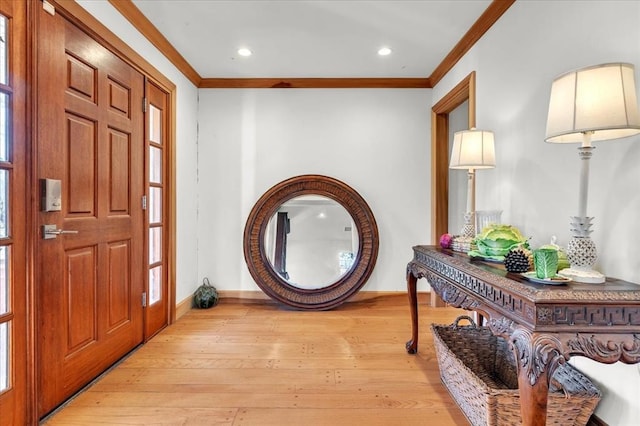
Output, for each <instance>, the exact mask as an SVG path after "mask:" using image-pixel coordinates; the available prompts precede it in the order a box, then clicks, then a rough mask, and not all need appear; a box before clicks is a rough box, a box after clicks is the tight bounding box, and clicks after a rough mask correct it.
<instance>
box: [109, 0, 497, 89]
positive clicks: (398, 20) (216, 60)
mask: <svg viewBox="0 0 640 426" xmlns="http://www.w3.org/2000/svg"><path fill="white" fill-rule="evenodd" d="M132 2H133V4H134V5H135V6H136V7H137V8H138V9H139V10H140V12H142V14H144V16H145V17H146V18H147V19H148V20H149V21H150V22H151V24H152V25H153V26H154V27H155V28H156V29H157V30H158V31H159V32H160V33H161V34H162V35H163V36H164V37H165V38H166V39H167V40H168V42H169V43H170V44H171V45H172V46H173V47H174V48H175V49H176V50H177V52H179V54H180V55H181V56H182V57H183V58H184V60H186V62H187V63H188V64H189V65H190V66H191V67H192V68H193V69H195V71H196V72H197V74H199V76H200V77H202V78H205V79H206V78H227V79H247V78H281V77H289V78H426V77H429V76H431V75H432V73H433V72H434V70H436V68H437V67H438V65H439V64H441V63H442V62H443V60H444V59H445V57H447V55H448V54H449V53H450V52H452V50H453V49H454V47H455V46H456V44H458V42H459V41H460V40H461V39H462V38H463V37H464V36H465V34H466V33H467V32H468V31H469V30H470V28H471V27H472V26H473V25H474V23H475V22H476V21H477V20H478V18H480V16H481V15H482V14H483V12H485V10H486V9H487V8H488V7H489V5H490V4H491V3H492V2H491V0H448V1H445V0H413V1H404V0H396V1H385V0H378V1H365V0H356V1H351V0H317V1H307V0H299V1H296V0H235V1H233V0H231V1H218V0H132ZM113 3H115V2H113V1H112V4H113ZM496 19H497V18H496ZM382 46H387V47H389V48H391V49H392V53H391V54H390V55H388V56H379V55H378V54H377V51H378V49H379V48H380V47H382ZM241 47H246V48H249V49H251V50H252V52H253V55H251V56H250V57H241V56H240V55H238V54H237V49H238V48H241Z"/></svg>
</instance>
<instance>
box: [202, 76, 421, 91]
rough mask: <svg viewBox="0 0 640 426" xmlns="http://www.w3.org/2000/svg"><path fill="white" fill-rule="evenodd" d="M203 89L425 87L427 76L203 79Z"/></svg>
mask: <svg viewBox="0 0 640 426" xmlns="http://www.w3.org/2000/svg"><path fill="white" fill-rule="evenodd" d="M198 87H200V88H203V89H366V88H371V89H429V88H431V83H430V82H429V79H428V78H203V79H202V81H201V82H200V86H198Z"/></svg>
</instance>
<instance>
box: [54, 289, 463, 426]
mask: <svg viewBox="0 0 640 426" xmlns="http://www.w3.org/2000/svg"><path fill="white" fill-rule="evenodd" d="M424 296H425V295H421V299H420V307H419V312H420V327H421V331H420V345H419V349H418V354H417V355H409V354H407V353H406V351H405V342H406V341H407V340H408V339H409V337H410V335H411V320H410V315H409V307H408V300H407V297H406V296H405V295H391V296H380V297H378V298H375V299H370V300H364V301H357V302H348V303H345V304H344V305H342V306H340V307H338V308H336V309H334V310H331V311H326V312H300V311H293V310H289V309H286V308H283V307H281V306H279V305H277V304H275V303H273V302H269V301H262V302H255V301H253V302H243V301H241V300H237V299H222V300H221V302H220V304H219V305H218V306H216V307H214V308H212V309H208V310H191V311H189V312H188V313H187V314H185V315H184V316H183V317H182V318H180V319H179V320H178V321H177V322H176V323H174V324H173V325H171V326H170V327H168V328H167V329H165V330H164V331H162V332H161V333H160V334H158V335H157V336H155V337H154V338H153V339H152V340H151V341H149V342H148V343H147V344H145V345H144V346H142V347H140V348H139V349H138V350H137V351H135V352H134V353H133V354H132V355H131V356H129V357H128V358H127V359H125V360H124V361H123V362H122V363H120V364H119V365H118V366H117V367H115V368H114V369H112V370H111V371H110V372H109V373H107V374H106V375H104V376H103V377H102V378H100V379H99V380H97V381H96V382H95V383H94V384H93V385H92V386H90V387H89V388H88V389H86V390H85V391H84V392H82V393H80V394H79V395H78V396H76V397H75V398H74V399H73V400H71V401H70V402H69V403H68V404H67V405H66V406H65V407H64V408H62V409H61V410H59V411H58V412H57V413H55V414H54V415H52V416H50V417H49V418H48V419H46V421H45V422H44V424H46V425H47V426H59V425H229V426H244V425H259V426H269V425H274V426H276V425H277V426H283V425H304V426H316V425H319V426H323V425H327V426H341V425H365V426H375V425H385V426H386V425H394V426H395V425H400V426H411V425H437V426H447V425H467V424H468V423H467V421H466V419H465V417H464V415H463V414H462V412H461V411H460V410H459V409H458V407H457V406H456V404H455V402H454V401H453V399H452V398H451V397H450V396H449V394H448V392H447V390H446V389H445V387H444V386H443V385H442V384H441V382H440V376H439V372H438V364H437V360H436V357H435V353H434V350H433V346H432V337H431V330H430V324H431V323H438V324H450V323H451V322H452V321H453V320H454V319H455V318H456V317H457V316H459V315H461V314H463V313H464V311H461V310H458V309H453V308H430V307H428V306H427V299H426V297H424Z"/></svg>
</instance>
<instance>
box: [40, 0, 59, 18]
mask: <svg viewBox="0 0 640 426" xmlns="http://www.w3.org/2000/svg"><path fill="white" fill-rule="evenodd" d="M42 8H43V9H44V11H45V12H47V13H48V14H49V15H51V16H55V14H56V8H55V6H54V5H52V4H51V3H49V2H48V1H47V0H42Z"/></svg>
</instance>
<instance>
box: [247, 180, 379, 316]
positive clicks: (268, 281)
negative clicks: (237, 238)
mask: <svg viewBox="0 0 640 426" xmlns="http://www.w3.org/2000/svg"><path fill="white" fill-rule="evenodd" d="M377 255H378V228H377V225H376V222H375V218H374V217H373V213H372V212H371V209H370V208H369V206H368V205H367V203H366V202H365V201H364V199H363V198H362V197H361V196H360V195H359V194H358V193H357V192H356V191H355V190H354V189H352V188H351V187H349V186H348V185H346V184H345V183H343V182H340V181H339V180H336V179H333V178H330V177H327V176H320V175H303V176H297V177H294V178H291V179H288V180H285V181H283V182H280V183H279V184H277V185H275V186H274V187H272V188H271V189H269V190H268V191H267V192H266V193H265V194H264V195H263V196H262V197H260V199H259V200H258V202H257V203H256V205H255V206H254V207H253V209H252V210H251V213H250V214H249V218H248V219H247V224H246V226H245V231H244V256H245V261H246V262H247V266H248V268H249V272H250V273H251V276H252V277H253V278H254V280H255V281H256V283H257V284H258V286H259V287H260V288H261V289H262V291H264V292H265V293H266V294H267V295H268V296H269V297H271V298H272V299H274V300H277V301H279V302H281V303H283V304H285V305H287V306H291V307H294V308H297V309H309V310H325V309H331V308H333V307H336V306H338V305H340V304H341V303H343V302H345V301H346V300H347V299H348V298H349V297H351V296H352V295H353V294H355V293H356V292H357V291H358V290H359V289H360V288H361V287H362V286H363V285H364V284H365V283H366V281H367V279H368V278H369V276H370V275H371V272H372V271H373V267H374V266H375V262H376V259H377Z"/></svg>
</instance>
